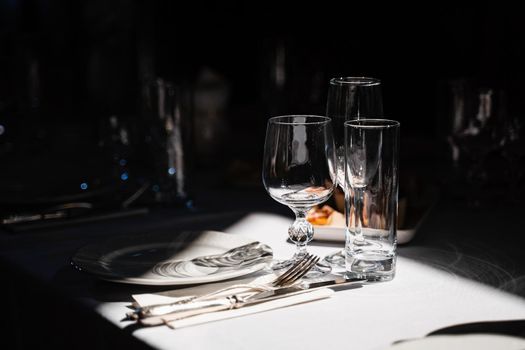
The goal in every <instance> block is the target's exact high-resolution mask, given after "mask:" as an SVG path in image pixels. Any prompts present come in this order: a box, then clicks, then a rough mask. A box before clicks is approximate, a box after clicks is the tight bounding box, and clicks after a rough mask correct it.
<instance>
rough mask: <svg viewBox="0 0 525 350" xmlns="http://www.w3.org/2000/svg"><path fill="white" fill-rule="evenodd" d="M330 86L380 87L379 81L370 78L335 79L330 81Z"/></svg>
mask: <svg viewBox="0 0 525 350" xmlns="http://www.w3.org/2000/svg"><path fill="white" fill-rule="evenodd" d="M330 84H331V85H356V86H377V85H381V80H380V79H377V78H372V77H336V78H332V79H330Z"/></svg>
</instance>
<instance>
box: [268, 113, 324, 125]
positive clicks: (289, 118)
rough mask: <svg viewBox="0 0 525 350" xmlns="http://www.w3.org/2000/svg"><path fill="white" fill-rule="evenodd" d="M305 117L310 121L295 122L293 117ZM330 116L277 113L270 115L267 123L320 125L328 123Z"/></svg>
mask: <svg viewBox="0 0 525 350" xmlns="http://www.w3.org/2000/svg"><path fill="white" fill-rule="evenodd" d="M297 117H300V118H306V119H312V120H311V121H307V120H305V121H304V122H295V121H293V118H297ZM331 121H332V119H331V118H328V117H325V116H322V115H311V114H290V115H279V116H275V117H271V118H270V119H268V124H278V125H316V124H317V125H320V124H326V123H330V122H331Z"/></svg>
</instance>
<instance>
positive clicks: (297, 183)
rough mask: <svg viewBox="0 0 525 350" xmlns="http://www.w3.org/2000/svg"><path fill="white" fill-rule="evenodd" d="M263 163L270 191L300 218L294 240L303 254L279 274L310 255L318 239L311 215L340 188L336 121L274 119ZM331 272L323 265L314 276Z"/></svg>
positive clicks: (292, 228)
mask: <svg viewBox="0 0 525 350" xmlns="http://www.w3.org/2000/svg"><path fill="white" fill-rule="evenodd" d="M263 158H264V159H263V170H262V178H263V183H264V186H265V188H266V190H267V191H268V193H269V194H270V196H271V197H272V198H273V199H275V200H276V201H277V202H279V203H281V204H284V205H286V206H288V207H289V208H290V209H291V210H292V211H293V212H294V213H295V216H296V219H295V222H294V223H293V224H292V225H291V226H290V228H289V229H288V235H289V236H290V240H291V241H292V242H294V243H295V245H296V247H297V252H296V253H295V255H294V256H293V257H292V258H291V259H288V260H285V261H280V262H276V263H274V265H273V268H274V269H282V268H286V267H288V266H289V265H291V264H292V263H293V262H294V261H296V260H297V259H299V258H300V257H302V256H303V255H304V254H306V246H307V244H308V242H310V241H311V240H312V238H313V233H314V232H313V227H312V225H311V224H310V223H309V222H308V220H306V214H307V212H308V210H310V209H311V208H312V207H313V206H314V205H317V204H321V203H323V202H325V201H326V200H328V199H329V198H330V196H331V195H332V192H333V190H334V187H335V182H336V177H335V152H334V143H333V135H332V125H331V121H330V118H327V117H321V116H312V115H289V116H281V117H274V118H270V119H269V120H268V125H267V129H266V140H265V144H264V157H263ZM329 271H330V267H329V266H328V265H326V264H324V265H323V264H318V266H317V267H316V268H315V269H314V271H312V272H315V273H319V272H329Z"/></svg>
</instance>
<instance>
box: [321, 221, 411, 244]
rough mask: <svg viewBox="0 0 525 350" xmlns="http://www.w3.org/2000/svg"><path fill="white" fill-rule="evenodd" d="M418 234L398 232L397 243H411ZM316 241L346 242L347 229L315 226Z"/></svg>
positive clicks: (407, 231) (408, 231)
mask: <svg viewBox="0 0 525 350" xmlns="http://www.w3.org/2000/svg"><path fill="white" fill-rule="evenodd" d="M415 233H416V230H415V229H412V230H399V229H398V230H397V243H398V244H404V243H408V242H410V240H411V239H412V238H413V237H414V235H415ZM314 239H316V240H320V241H331V242H344V241H345V228H344V227H339V226H320V225H314Z"/></svg>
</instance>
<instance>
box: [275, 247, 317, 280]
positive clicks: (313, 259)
mask: <svg viewBox="0 0 525 350" xmlns="http://www.w3.org/2000/svg"><path fill="white" fill-rule="evenodd" d="M317 261H319V258H318V257H317V256H315V255H310V254H307V255H306V256H305V258H303V259H302V260H301V261H300V264H298V265H297V266H296V267H295V268H294V269H293V270H291V271H289V273H287V274H286V276H283V278H280V279H279V280H276V281H274V282H273V285H274V286H286V285H289V284H291V283H293V282H295V281H297V280H298V279H299V278H301V277H302V276H304V275H305V274H306V273H307V272H308V271H310V269H311V268H312V267H313V266H314V265H315V264H316V263H317Z"/></svg>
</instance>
